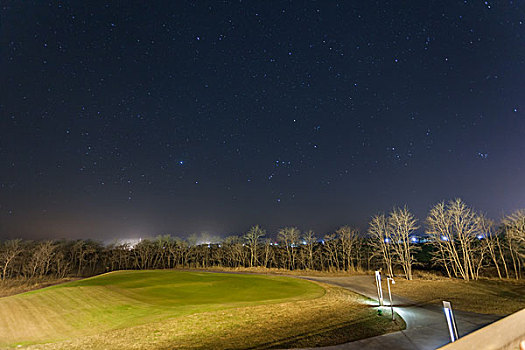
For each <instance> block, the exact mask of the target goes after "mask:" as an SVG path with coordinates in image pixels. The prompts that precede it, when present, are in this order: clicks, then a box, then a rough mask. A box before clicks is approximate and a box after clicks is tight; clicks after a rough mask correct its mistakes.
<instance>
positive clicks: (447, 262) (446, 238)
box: [426, 199, 482, 281]
mask: <svg viewBox="0 0 525 350" xmlns="http://www.w3.org/2000/svg"><path fill="white" fill-rule="evenodd" d="M426 232H427V234H428V235H429V236H430V238H431V242H432V244H433V245H434V246H435V247H436V251H437V252H438V254H440V255H439V256H438V259H437V261H438V262H441V263H442V264H443V265H444V267H445V268H446V269H447V273H448V274H449V275H451V274H454V275H455V276H456V277H461V278H463V279H464V280H466V281H468V280H470V279H472V278H474V279H476V278H477V277H478V275H477V273H476V270H475V264H476V263H477V264H481V263H482V259H481V260H479V259H477V257H476V256H475V254H476V250H475V247H476V246H475V241H476V238H477V236H478V235H479V234H482V225H481V218H480V216H479V215H478V214H477V213H476V212H475V211H474V210H473V209H471V208H470V207H468V206H467V205H466V204H465V203H464V202H463V201H462V200H461V199H455V200H451V201H450V202H448V203H447V205H445V204H444V203H443V202H441V203H438V204H436V205H435V206H434V207H433V208H432V209H431V210H430V213H429V215H428V217H427V230H426ZM476 260H478V261H476ZM449 268H450V270H449Z"/></svg>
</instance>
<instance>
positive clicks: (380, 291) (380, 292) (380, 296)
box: [376, 271, 383, 306]
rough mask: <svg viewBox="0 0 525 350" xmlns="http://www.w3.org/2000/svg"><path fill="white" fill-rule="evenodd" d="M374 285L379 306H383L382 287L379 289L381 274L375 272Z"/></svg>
mask: <svg viewBox="0 0 525 350" xmlns="http://www.w3.org/2000/svg"><path fill="white" fill-rule="evenodd" d="M376 285H377V296H378V298H379V306H383V287H381V272H379V271H376Z"/></svg>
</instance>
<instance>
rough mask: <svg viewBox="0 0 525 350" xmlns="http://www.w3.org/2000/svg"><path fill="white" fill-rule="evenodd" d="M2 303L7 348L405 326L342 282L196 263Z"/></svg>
mask: <svg viewBox="0 0 525 350" xmlns="http://www.w3.org/2000/svg"><path fill="white" fill-rule="evenodd" d="M313 299H315V300H313ZM0 308H1V310H2V312H1V313H0V347H4V348H5V347H17V346H19V345H32V346H30V347H34V348H52V349H55V348H57V349H70V348H77V349H111V348H113V349H122V348H135V349H149V348H203V349H204V348H247V347H249V346H250V347H254V348H257V347H261V348H269V347H282V346H295V345H301V344H302V345H304V344H307V345H310V344H313V345H316V344H319V345H328V344H334V343H339V342H343V341H349V340H355V339H360V338H363V337H367V336H372V335H377V334H382V333H385V332H388V331H392V330H397V329H399V328H400V327H403V325H402V324H392V323H390V322H389V321H388V318H386V317H379V316H377V315H376V313H375V310H374V309H373V308H370V307H369V306H367V305H366V304H365V303H363V300H362V298H361V297H360V296H357V295H355V294H352V293H350V292H347V291H343V290H341V289H339V288H334V287H329V286H321V285H319V284H316V283H312V282H308V281H304V280H300V279H295V278H288V277H282V276H261V275H243V274H223V273H206V272H187V271H186V272H184V271H165V270H161V271H121V272H113V273H109V274H105V275H101V276H97V277H93V278H88V279H84V280H79V281H75V282H70V283H65V284H61V285H55V286H51V287H47V288H43V289H39V290H35V291H31V292H27V293H23V294H18V295H14V296H9V297H5V298H0ZM341 331H342V332H341Z"/></svg>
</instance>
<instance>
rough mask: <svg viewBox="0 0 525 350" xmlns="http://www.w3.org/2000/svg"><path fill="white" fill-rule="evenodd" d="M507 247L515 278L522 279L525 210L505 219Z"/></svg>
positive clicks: (524, 247) (524, 257) (524, 249)
mask: <svg viewBox="0 0 525 350" xmlns="http://www.w3.org/2000/svg"><path fill="white" fill-rule="evenodd" d="M503 228H504V230H505V234H506V238H507V245H508V249H509V253H510V257H511V261H512V265H513V267H514V276H515V277H516V279H519V278H521V267H522V266H523V263H524V259H525V210H517V211H515V212H514V213H512V214H510V215H508V216H506V217H505V218H504V219H503Z"/></svg>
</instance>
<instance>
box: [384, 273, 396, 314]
mask: <svg viewBox="0 0 525 350" xmlns="http://www.w3.org/2000/svg"><path fill="white" fill-rule="evenodd" d="M390 281H392V284H396V281H394V279H393V278H392V277H387V278H386V282H387V283H386V284H387V285H388V298H389V299H390V311H391V312H392V321H393V320H394V304H393V303H392V293H390Z"/></svg>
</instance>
